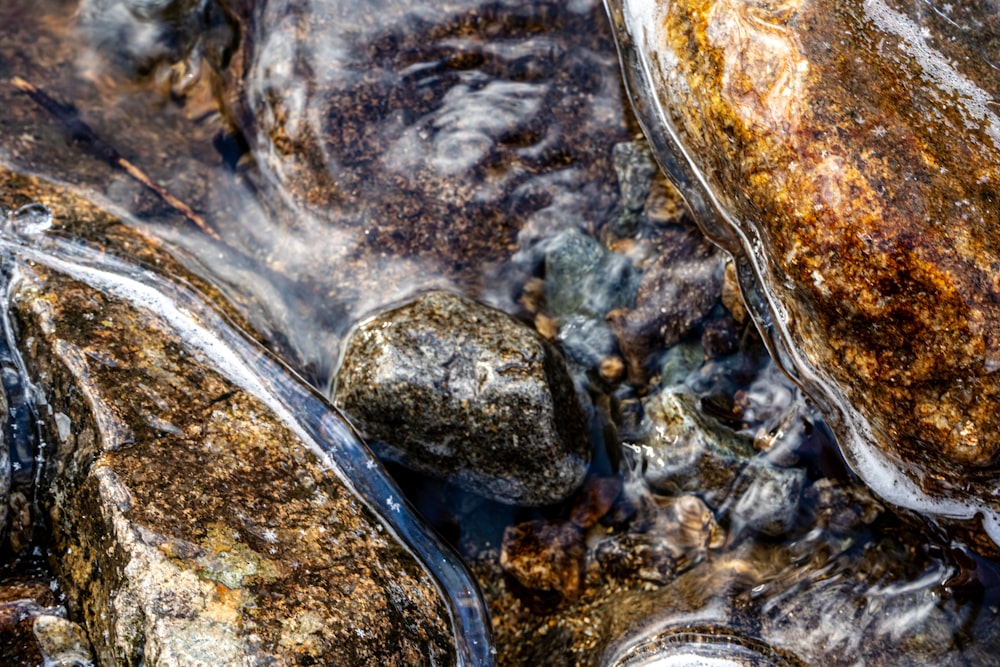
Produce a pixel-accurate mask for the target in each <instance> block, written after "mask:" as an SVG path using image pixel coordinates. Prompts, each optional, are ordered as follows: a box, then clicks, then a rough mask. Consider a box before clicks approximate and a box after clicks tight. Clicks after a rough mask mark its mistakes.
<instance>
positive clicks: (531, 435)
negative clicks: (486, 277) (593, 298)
mask: <svg viewBox="0 0 1000 667" xmlns="http://www.w3.org/2000/svg"><path fill="white" fill-rule="evenodd" d="M335 403H336V404H337V405H338V406H339V407H341V408H342V409H343V410H344V411H345V412H346V413H347V414H348V415H349V416H350V417H351V419H352V420H353V421H354V422H355V424H356V425H357V426H358V428H359V429H360V430H361V431H362V433H363V434H364V435H365V436H366V437H367V438H368V440H369V441H370V442H371V443H372V447H373V449H375V451H376V452H377V453H379V454H380V455H381V456H384V457H386V458H389V459H393V460H397V461H399V462H401V463H403V464H404V465H407V466H410V467H412V468H414V469H417V470H421V471H423V472H427V473H431V474H434V475H439V476H443V477H446V478H447V479H448V480H449V481H452V482H454V483H456V484H458V485H459V486H462V487H464V488H466V489H468V490H470V491H473V492H476V493H479V494H482V495H485V496H487V497H491V498H494V499H496V500H500V501H502V502H507V503H516V504H521V505H544V504H549V503H554V502H558V501H560V500H562V499H564V498H566V497H567V496H568V495H569V494H570V493H572V492H573V491H574V490H576V489H577V488H578V487H579V486H580V484H581V483H582V482H583V478H584V475H585V474H586V471H587V464H588V462H589V459H590V444H589V442H588V439H587V434H586V420H585V417H584V414H583V410H582V409H581V407H580V403H579V399H578V398H577V395H576V393H575V390H574V387H573V381H572V379H571V378H570V376H569V373H568V371H567V370H566V364H565V362H564V361H563V359H562V357H561V356H560V354H559V352H558V350H556V349H555V348H554V347H553V346H552V345H551V344H549V343H548V342H547V341H545V340H544V339H543V338H542V337H541V336H539V335H538V334H537V333H535V332H534V331H533V330H531V329H528V328H527V327H526V326H524V325H522V324H520V323H519V322H517V321H516V320H514V319H513V318H511V317H510V316H508V315H506V314H504V313H502V312H500V311H497V310H493V309H491V308H488V307H486V306H482V305H480V304H477V303H475V302H473V301H470V300H468V299H465V298H463V297H459V296H456V295H454V294H451V293H448V292H429V293H427V294H424V295H422V296H420V297H419V298H417V299H415V300H414V301H412V302H410V303H408V304H406V305H404V306H401V307H399V308H396V309H394V310H391V311H389V312H387V313H384V314H382V315H379V316H377V317H375V318H373V319H370V320H368V321H366V322H364V323H363V324H362V325H361V326H360V327H359V328H358V329H357V330H356V331H355V332H354V334H353V335H352V336H351V338H350V339H349V341H348V343H347V347H346V351H345V353H344V359H343V362H342V364H341V368H340V372H339V373H338V375H337V386H336V390H335Z"/></svg>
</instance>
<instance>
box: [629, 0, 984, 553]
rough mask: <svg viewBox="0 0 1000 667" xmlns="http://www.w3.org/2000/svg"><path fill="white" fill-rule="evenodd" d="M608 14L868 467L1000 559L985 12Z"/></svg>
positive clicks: (641, 82) (662, 8)
mask: <svg viewBox="0 0 1000 667" xmlns="http://www.w3.org/2000/svg"><path fill="white" fill-rule="evenodd" d="M610 6H611V8H612V12H611V13H612V15H613V16H614V18H615V22H616V26H617V28H618V35H619V37H620V38H621V42H622V43H621V45H622V47H623V52H624V53H626V54H627V60H628V62H627V64H626V67H625V70H626V75H627V76H628V78H629V85H630V88H631V91H632V93H633V94H635V95H636V107H637V108H638V109H639V111H640V115H642V116H643V117H644V121H645V122H644V127H645V128H647V129H648V130H650V139H651V141H652V144H653V145H654V147H655V149H656V152H657V154H658V158H659V159H660V161H661V164H662V165H663V166H664V167H665V168H666V170H667V171H669V172H670V175H671V176H672V178H673V179H674V180H675V181H676V182H677V183H678V184H679V185H680V186H681V187H682V189H683V190H684V195H685V197H686V199H687V201H688V203H689V204H690V205H691V207H692V209H693V211H694V213H695V214H696V216H697V217H698V218H699V221H700V223H701V224H702V225H703V226H704V228H705V229H706V231H707V232H708V234H709V235H710V236H712V237H713V238H715V239H718V240H719V241H720V242H722V243H724V244H725V245H726V247H727V249H729V250H730V251H731V252H732V253H733V254H734V255H735V257H736V270H737V274H738V276H739V279H740V282H741V283H742V286H743V289H744V293H745V294H747V296H748V305H749V309H750V311H751V312H752V314H753V316H754V318H755V320H756V321H757V323H758V325H759V326H760V327H761V328H762V330H763V331H764V332H765V333H766V334H767V335H768V336H769V337H770V339H771V342H772V343H773V345H774V346H775V348H776V349H777V351H778V352H779V353H780V355H781V361H782V363H783V364H785V365H786V367H787V368H788V369H789V370H790V372H792V373H794V374H795V375H796V377H797V378H798V381H799V382H801V383H802V384H803V385H804V386H805V388H806V389H807V391H808V392H809V393H810V394H811V395H813V396H814V397H816V398H817V399H818V400H820V402H821V405H822V407H823V409H824V410H825V411H826V413H827V415H828V416H829V418H830V419H831V422H832V423H833V425H834V427H835V429H836V430H837V431H838V436H839V440H840V445H841V446H842V448H843V450H844V452H845V455H846V456H847V458H848V459H849V460H850V462H851V464H852V466H853V467H854V469H855V470H856V471H857V472H858V473H859V474H860V475H861V476H862V477H863V478H864V479H865V480H866V481H867V482H868V483H869V484H871V485H872V486H873V488H874V489H875V490H876V491H877V492H878V493H879V494H880V495H882V496H883V497H884V498H885V499H886V500H889V501H891V502H893V503H896V504H899V505H902V506H905V507H908V508H911V509H915V510H918V511H920V512H923V513H925V514H926V515H929V516H932V517H937V518H938V519H939V520H941V521H943V522H945V523H948V524H950V525H952V526H955V527H956V528H957V529H958V530H959V532H960V534H961V535H963V536H964V538H965V539H966V540H968V541H969V542H970V543H971V544H973V545H975V546H976V547H977V548H980V549H985V550H989V551H997V550H998V548H997V547H996V544H998V543H1000V502H998V500H997V499H998V498H1000V493H998V490H1000V487H998V481H997V480H998V479H1000V475H998V470H1000V439H998V438H996V437H995V435H996V433H998V432H1000V412H998V411H997V410H995V409H994V407H993V406H994V405H995V404H996V402H997V399H998V398H1000V374H998V373H997V372H995V371H996V370H997V368H998V367H1000V361H998V360H1000V282H998V275H1000V274H998V272H997V270H996V267H997V265H998V263H1000V235H998V233H997V226H996V220H997V219H998V218H1000V206H998V200H997V197H996V193H997V191H998V190H1000V172H998V171H997V170H996V168H995V166H996V164H998V162H1000V117H998V115H997V113H996V111H995V110H994V109H993V107H992V100H993V98H994V92H995V91H996V90H997V89H998V88H1000V69H998V68H997V67H995V66H994V64H993V63H992V62H991V57H987V56H985V55H984V54H992V53H995V52H996V50H997V48H998V46H1000V39H998V34H1000V33H998V32H997V30H996V26H995V17H994V12H993V7H992V5H989V4H979V3H964V4H959V5H954V6H953V5H950V4H949V5H942V8H941V9H938V8H937V7H933V8H930V7H927V6H924V5H919V4H912V3H910V4H908V3H895V2H891V1H883V0H870V1H866V2H856V3H851V4H850V6H845V5H843V4H840V3H837V2H828V1H826V0H804V1H802V2H791V3H788V2H786V3H772V4H766V5H762V4H761V3H758V2H743V1H737V2H729V1H728V0H726V1H722V0H664V1H662V2H653V1H651V0H624V1H623V2H619V1H617V0H615V1H613V2H611V3H610ZM956 524H960V525H956Z"/></svg>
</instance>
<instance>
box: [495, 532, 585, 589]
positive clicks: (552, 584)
mask: <svg viewBox="0 0 1000 667" xmlns="http://www.w3.org/2000/svg"><path fill="white" fill-rule="evenodd" d="M586 551H587V550H586V547H585V545H584V541H583V533H582V532H581V531H580V529H579V528H578V527H576V526H575V525H573V524H570V523H564V524H559V523H550V522H548V521H544V520H538V521H529V522H527V523H521V524H518V525H516V526H509V527H508V528H507V529H506V530H505V531H504V534H503V544H502V545H501V547H500V567H502V568H503V569H504V571H505V572H506V573H507V574H509V575H510V576H512V577H513V578H514V579H515V580H516V581H517V583H518V584H520V585H521V586H522V587H524V588H525V589H526V590H527V591H529V592H530V593H531V594H532V596H534V597H536V598H537V599H539V601H541V602H544V603H549V604H551V603H559V602H564V601H567V600H573V599H575V598H576V597H577V596H578V595H579V594H580V586H581V584H582V581H583V560H584V556H585V555H586Z"/></svg>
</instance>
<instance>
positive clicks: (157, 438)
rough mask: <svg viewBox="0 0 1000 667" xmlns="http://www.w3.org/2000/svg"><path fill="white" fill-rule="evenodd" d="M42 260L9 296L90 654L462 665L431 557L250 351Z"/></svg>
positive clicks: (108, 278)
mask: <svg viewBox="0 0 1000 667" xmlns="http://www.w3.org/2000/svg"><path fill="white" fill-rule="evenodd" d="M10 248H11V246H9V245H8V246H7V250H8V252H9V251H10ZM9 257H10V256H9V255H8V259H7V261H10V259H9ZM46 257H47V256H46V255H43V254H41V253H36V254H35V255H34V261H33V263H32V265H30V266H29V264H28V263H27V262H23V263H19V264H18V274H19V276H20V279H19V280H18V281H17V283H16V284H15V285H14V287H13V293H12V301H11V307H12V311H13V318H14V320H15V322H16V326H17V330H18V335H19V341H20V348H21V353H22V355H23V357H24V361H25V364H26V367H27V369H28V373H29V375H30V377H31V378H32V379H33V381H34V382H35V383H36V386H38V387H39V388H40V389H41V391H43V392H44V397H45V401H44V403H42V404H41V405H40V409H41V414H40V417H41V418H42V421H43V430H42V434H43V438H44V442H45V443H46V447H45V449H44V452H45V462H46V463H45V469H44V471H43V480H44V485H43V487H42V488H40V489H39V493H40V497H41V498H42V499H43V505H44V506H45V507H47V509H48V517H47V519H48V522H49V523H50V525H51V527H52V540H53V545H54V546H53V552H54V553H56V554H58V555H59V561H58V563H57V569H58V571H59V573H60V576H61V579H62V581H63V583H64V585H65V591H66V594H67V596H68V602H69V607H70V611H71V612H72V613H73V614H74V615H76V616H77V617H79V618H82V619H83V621H84V622H85V623H86V627H87V630H88V632H89V635H90V638H91V641H92V642H93V644H94V649H95V655H96V657H97V660H98V661H99V662H100V663H101V664H156V665H190V664H230V663H236V662H240V663H241V664H271V663H273V662H274V661H281V662H289V663H303V662H317V661H318V662H334V663H337V664H359V665H360V664H372V663H373V662H378V663H381V664H412V663H414V662H416V663H419V662H425V661H426V662H438V663H439V662H442V661H443V662H445V663H449V662H453V661H454V660H455V657H454V656H455V648H454V645H453V638H452V636H451V632H450V627H451V626H450V621H449V616H448V611H447V608H446V605H445V603H444V602H443V601H442V598H441V596H440V594H439V593H438V591H439V590H440V589H439V588H438V587H437V584H436V583H435V582H434V580H433V579H432V577H431V576H430V575H429V573H428V572H427V570H425V569H424V568H423V567H422V566H421V565H420V564H419V563H418V562H416V561H415V560H414V558H413V556H412V555H411V553H412V552H411V551H410V550H409V548H408V547H404V546H402V545H401V544H400V543H399V542H398V541H397V538H395V537H394V535H395V534H396V533H395V532H394V531H393V530H387V529H386V527H385V525H384V523H383V521H382V520H381V519H380V517H379V516H377V515H375V514H373V512H372V510H371V509H369V507H370V505H368V504H367V503H366V502H365V501H362V500H361V499H360V498H359V497H358V496H356V495H355V492H354V491H353V489H352V488H351V487H348V486H346V485H345V483H344V482H343V481H342V480H341V478H340V477H338V476H337V475H336V474H334V473H333V472H332V471H331V463H332V462H331V460H330V459H329V458H327V455H326V454H324V453H323V451H322V450H321V449H320V448H319V447H318V446H317V445H316V444H315V442H316V441H314V440H309V439H308V436H307V435H306V431H305V430H303V427H301V426H299V425H297V424H296V423H295V422H293V421H291V420H289V419H288V418H287V416H282V415H283V414H284V413H282V412H281V409H279V408H278V407H277V406H278V405H280V404H279V403H276V402H275V399H274V398H273V395H271V394H268V393H267V392H266V391H264V390H262V389H259V388H258V389H257V390H251V389H250V388H248V387H253V386H254V384H253V382H249V383H247V381H246V380H245V376H241V375H240V373H241V371H239V370H238V368H239V365H238V364H239V363H241V362H238V361H236V362H235V365H234V363H233V362H234V361H235V357H233V356H229V357H225V355H223V356H215V355H217V353H218V352H219V349H218V348H217V347H216V348H213V345H218V344H219V343H215V344H207V345H205V346H203V347H200V348H199V347H191V346H189V342H188V340H187V339H186V338H184V334H182V333H181V332H182V331H185V329H184V326H190V325H182V324H181V322H184V321H186V320H184V317H190V315H187V316H182V317H181V318H180V319H178V317H177V316H176V315H177V314H178V313H179V311H171V309H170V308H169V307H168V308H164V309H161V310H158V311H154V310H150V309H148V307H152V306H153V305H155V304H157V303H160V302H159V301H158V299H160V301H162V299H163V298H164V297H162V295H161V296H156V293H155V291H153V290H152V289H150V288H142V287H136V286H135V285H133V286H132V287H131V288H128V287H123V286H122V285H121V284H120V283H116V282H114V281H115V280H116V278H114V277H113V274H107V273H101V272H100V271H99V270H97V269H95V268H94V266H93V265H92V264H91V265H90V266H89V267H88V268H87V269H82V268H80V267H76V268H75V269H74V268H66V267H73V266H74V265H72V264H70V263H68V262H64V263H63V264H59V263H58V262H55V263H56V264H57V265H59V266H61V267H63V268H62V270H57V269H54V268H52V267H51V266H48V265H47V264H46V263H45V262H46ZM52 261H55V260H52ZM64 271H66V272H64ZM72 271H76V273H75V274H74V275H75V277H71V275H70V273H67V272H72ZM135 275H138V274H135ZM85 277H86V278H88V279H90V280H92V281H94V282H95V284H97V285H102V286H103V287H104V289H105V290H106V291H102V290H101V289H97V288H96V287H94V286H92V285H91V284H90V283H87V282H84V278H85ZM102 281H103V282H102ZM113 286H117V287H119V291H117V292H116V291H115V288H114V287H113ZM137 291H138V292H139V293H142V294H144V295H145V296H144V297H143V299H144V300H143V303H144V305H142V306H140V305H138V304H136V303H134V302H132V301H129V300H128V299H127V298H126V297H127V296H134V294H135V293H136V292H137ZM160 305H161V306H162V303H160ZM147 306H148V307H147ZM172 312H173V313H174V315H171V313H172ZM213 350H214V351H213ZM224 358H226V359H229V363H228V364H223V363H222V362H221V361H220V359H224ZM276 368H277V367H275V372H277V371H276ZM243 372H245V371H243ZM240 377H244V380H239V381H237V379H234V378H240ZM274 379H277V378H276V377H275V378H274ZM259 386H260V385H258V387H259ZM303 407H304V406H303ZM397 511H399V510H398V509H397ZM43 629H44V628H40V627H38V626H37V625H36V628H35V631H36V634H38V633H42V634H43V635H44V636H45V637H47V638H48V639H47V640H46V641H52V642H53V644H51V645H52V646H55V645H56V644H55V643H54V642H55V635H54V634H52V633H50V632H48V631H47V630H45V631H44V632H43ZM49 629H51V624H50V628H49ZM59 646H62V649H60V650H64V651H65V650H69V643H68V642H62V643H61V644H59Z"/></svg>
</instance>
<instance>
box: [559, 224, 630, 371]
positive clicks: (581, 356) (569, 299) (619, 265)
mask: <svg viewBox="0 0 1000 667" xmlns="http://www.w3.org/2000/svg"><path fill="white" fill-rule="evenodd" d="M638 280H639V274H638V272H637V271H636V270H635V269H634V268H633V267H632V263H631V262H630V261H629V259H628V258H626V257H625V256H624V255H619V254H617V253H614V252H611V251H610V250H608V249H607V248H605V247H604V246H602V245H601V244H600V243H598V242H597V241H596V240H594V239H592V238H591V237H589V236H587V235H586V234H584V233H583V232H581V231H579V230H576V229H570V230H567V231H564V232H562V233H560V234H559V235H557V236H555V237H554V238H552V239H551V240H550V241H548V242H547V243H546V244H545V304H546V307H547V314H548V315H550V316H551V317H553V318H555V319H556V321H557V322H558V323H559V333H558V340H559V342H560V344H561V345H562V347H563V349H564V350H566V354H567V356H569V357H570V358H571V359H573V360H575V361H577V362H578V363H580V364H581V365H583V366H584V367H587V368H593V367H596V366H598V365H599V364H600V361H601V359H603V358H605V357H607V356H608V355H609V354H611V353H612V352H614V351H615V338H614V336H613V335H612V332H611V330H610V329H609V328H608V326H607V324H605V322H604V318H605V316H606V315H607V313H608V312H609V311H611V310H613V309H616V308H625V307H628V306H630V305H631V304H632V302H633V301H634V300H635V293H636V288H637V286H638Z"/></svg>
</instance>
